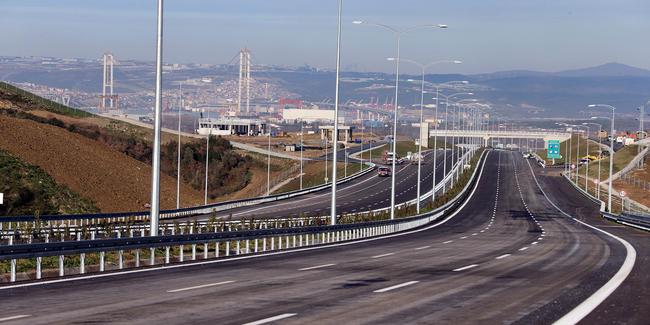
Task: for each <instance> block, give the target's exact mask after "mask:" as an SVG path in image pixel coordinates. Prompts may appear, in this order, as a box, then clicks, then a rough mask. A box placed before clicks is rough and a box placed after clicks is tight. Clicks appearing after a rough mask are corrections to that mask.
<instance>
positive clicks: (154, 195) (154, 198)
mask: <svg viewBox="0 0 650 325" xmlns="http://www.w3.org/2000/svg"><path fill="white" fill-rule="evenodd" d="M157 25H158V35H157V38H156V104H155V105H156V108H155V115H154V144H153V158H152V176H151V178H152V180H151V217H150V233H151V236H158V220H159V218H160V140H161V139H160V130H161V128H162V124H161V123H162V107H161V106H162V105H161V104H162V103H161V102H162V60H163V53H162V52H163V0H158V20H157Z"/></svg>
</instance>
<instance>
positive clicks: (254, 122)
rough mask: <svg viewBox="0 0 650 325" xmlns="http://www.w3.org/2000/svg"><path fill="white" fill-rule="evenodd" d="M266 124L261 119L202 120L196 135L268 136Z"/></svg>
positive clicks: (223, 118)
mask: <svg viewBox="0 0 650 325" xmlns="http://www.w3.org/2000/svg"><path fill="white" fill-rule="evenodd" d="M266 130H267V126H266V122H264V121H262V120H259V119H247V118H233V117H222V118H218V119H214V118H201V119H199V128H198V129H197V130H196V133H198V134H200V135H208V134H212V135H245V136H256V135H263V134H266V132H267V131H266Z"/></svg>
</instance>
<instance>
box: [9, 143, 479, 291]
mask: <svg viewBox="0 0 650 325" xmlns="http://www.w3.org/2000/svg"><path fill="white" fill-rule="evenodd" d="M489 154H490V152H489V151H488V152H487V154H485V156H486V158H485V160H486V161H487V156H489ZM484 170H485V163H484V164H482V165H481V170H480V171H479V174H478V177H477V178H478V180H479V181H477V182H476V183H474V187H473V188H472V191H471V192H470V193H469V196H468V197H467V200H465V201H464V202H463V204H461V205H460V207H458V210H456V211H454V212H453V213H452V214H451V215H449V217H448V218H446V219H444V220H442V221H440V222H438V223H435V224H432V225H430V226H427V227H424V228H420V229H416V230H410V231H404V232H400V233H396V234H391V235H385V236H379V237H372V238H366V239H361V240H355V241H350V242H344V243H337V244H331V245H323V246H314V247H304V248H297V249H292V250H287V251H277V252H272V253H266V254H260V255H244V256H239V257H231V258H227V259H215V260H209V261H200V262H194V263H189V262H188V263H187V264H176V265H162V266H157V267H152V268H146V269H137V270H130V271H122V272H114V273H104V274H93V275H88V276H80V277H74V278H65V279H55V280H45V281H40V282H31V283H21V284H15V285H8V286H0V291H2V290H9V289H15V288H26V287H33V286H42V285H47V284H53V283H62V282H74V281H81V280H88V279H100V278H106V277H113V276H120V275H124V274H137V273H144V272H152V271H161V270H171V269H177V268H184V267H192V266H199V265H211V264H221V263H229V262H232V261H241V260H249V259H254V258H260V257H265V256H276V255H286V254H295V253H298V252H309V251H314V250H322V249H327V248H332V247H342V246H351V245H356V244H361V243H367V242H373V241H378V240H383V239H388V238H394V237H401V236H406V235H412V234H417V233H420V232H423V231H427V230H430V229H434V228H437V227H440V226H442V225H444V224H446V223H447V222H449V221H450V220H451V219H453V218H454V217H456V216H457V215H458V214H459V213H460V212H461V211H463V208H465V206H467V204H469V201H471V199H472V198H473V197H474V194H475V193H476V190H477V189H478V185H479V183H480V180H481V177H482V176H483V171H484ZM449 242H451V241H449Z"/></svg>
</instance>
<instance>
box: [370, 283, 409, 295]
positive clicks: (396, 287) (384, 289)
mask: <svg viewBox="0 0 650 325" xmlns="http://www.w3.org/2000/svg"><path fill="white" fill-rule="evenodd" d="M418 282H420V281H409V282H404V283H400V284H398V285H394V286H392V287H388V288H383V289H378V290H375V291H373V292H374V293H382V292H386V291H391V290H395V289H399V288H403V287H406V286H410V285H412V284H416V283H418Z"/></svg>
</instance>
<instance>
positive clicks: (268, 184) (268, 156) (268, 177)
mask: <svg viewBox="0 0 650 325" xmlns="http://www.w3.org/2000/svg"><path fill="white" fill-rule="evenodd" d="M268 133H269V142H268V148H267V151H266V196H269V195H271V128H270V127H269V131H268Z"/></svg>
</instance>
